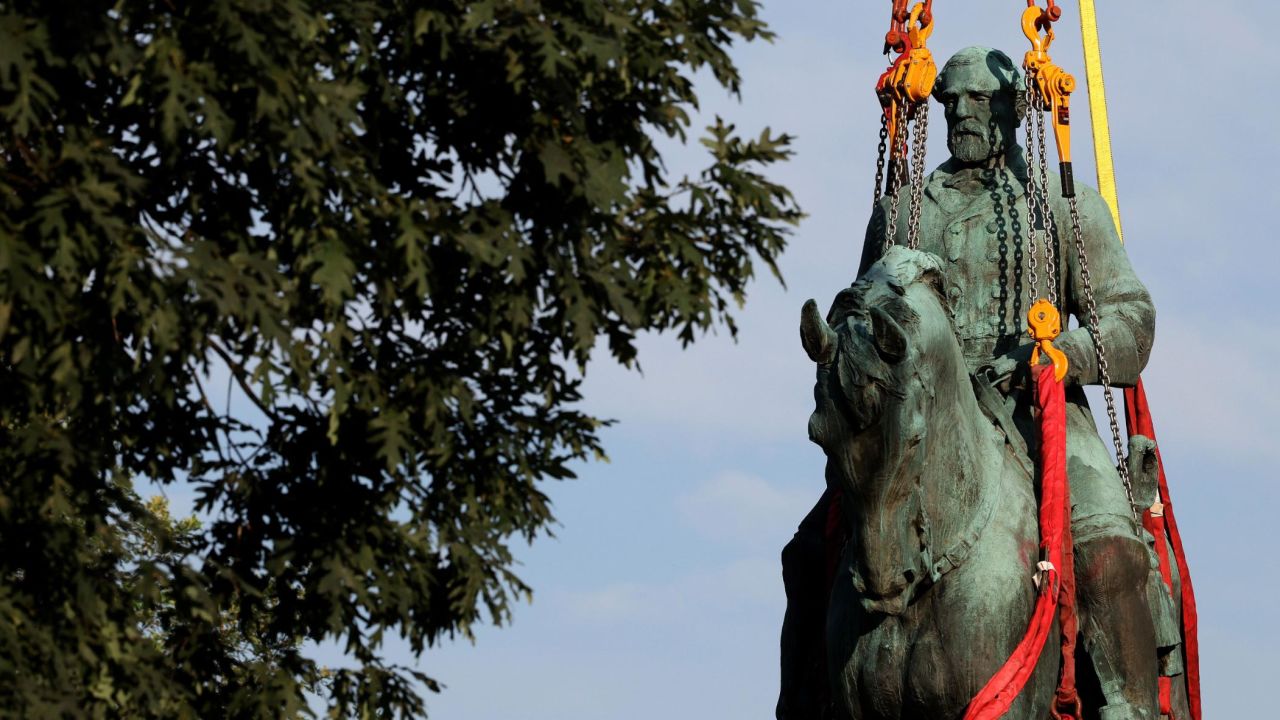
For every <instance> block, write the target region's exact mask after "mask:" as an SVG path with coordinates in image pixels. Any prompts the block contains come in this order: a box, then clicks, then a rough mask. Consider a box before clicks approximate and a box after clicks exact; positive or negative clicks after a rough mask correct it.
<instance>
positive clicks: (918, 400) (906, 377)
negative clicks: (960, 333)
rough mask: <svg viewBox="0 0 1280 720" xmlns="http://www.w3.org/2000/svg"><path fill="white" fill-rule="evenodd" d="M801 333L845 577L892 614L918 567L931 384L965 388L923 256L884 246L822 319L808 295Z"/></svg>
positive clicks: (937, 281) (869, 602) (934, 396)
mask: <svg viewBox="0 0 1280 720" xmlns="http://www.w3.org/2000/svg"><path fill="white" fill-rule="evenodd" d="M800 337H801V340H802V342H803V343H804V348H805V350H806V352H808V354H809V357H810V358H812V359H813V361H814V362H816V363H817V364H818V382H817V386H816V387H815V389H814V397H815V399H816V401H817V409H816V410H815V411H814V412H813V415H812V416H811V417H810V419H809V438H810V439H811V440H813V441H814V442H815V443H817V444H819V445H821V446H822V448H823V450H824V451H825V452H826V454H827V477H828V481H829V482H833V483H835V484H836V486H837V487H840V488H842V490H843V495H844V497H845V502H846V503H847V505H846V507H848V508H849V509H850V510H851V511H852V512H853V513H854V515H855V516H854V518H853V525H854V536H853V542H854V543H855V544H856V545H855V547H854V550H855V556H854V557H855V563H854V582H855V585H856V586H857V589H858V590H859V591H860V594H861V595H862V596H863V598H864V601H863V602H864V605H866V606H867V607H868V609H872V610H877V611H881V612H889V613H897V612H901V611H902V610H903V609H905V607H906V605H907V603H908V602H909V601H910V599H911V595H912V593H911V592H910V590H912V588H914V587H915V586H916V585H917V584H918V583H920V582H921V581H922V580H923V579H925V577H927V575H928V573H929V568H928V567H925V562H924V560H923V559H922V556H923V553H922V550H923V549H924V548H925V547H926V544H927V541H928V534H929V528H928V523H929V520H928V513H927V512H925V510H924V508H923V506H922V503H923V500H922V498H921V496H920V493H919V492H917V490H918V488H919V483H920V478H921V475H922V473H921V469H922V466H923V464H924V462H925V461H926V453H925V452H924V449H925V448H924V446H925V443H926V430H928V429H930V428H933V429H934V430H935V431H936V430H937V428H936V427H935V426H936V425H937V423H939V422H954V418H946V417H935V415H936V414H937V413H936V412H935V407H936V406H937V405H938V404H939V403H938V401H939V395H941V396H942V398H943V399H945V398H946V396H948V395H950V394H953V393H955V392H958V391H959V390H958V386H963V388H964V390H965V391H968V392H972V391H971V390H970V389H969V386H968V381H967V370H966V367H965V364H964V359H963V356H962V355H961V352H960V347H959V344H958V343H957V341H956V336H955V330H954V328H953V325H952V323H951V317H950V312H949V310H948V308H947V304H946V300H945V295H944V294H943V291H942V270H941V263H940V262H939V261H938V259H937V258H936V257H934V256H933V255H929V254H927V253H923V252H919V251H915V250H908V249H906V248H900V247H895V248H892V249H890V250H889V252H888V253H886V254H885V256H884V257H883V258H882V259H881V260H880V261H879V262H877V263H876V264H874V265H873V266H872V267H871V268H870V269H869V270H868V271H867V272H866V273H865V274H864V275H863V276H862V278H860V279H859V280H858V282H857V283H856V284H855V285H854V286H853V287H851V288H848V289H846V290H844V291H842V292H841V293H840V294H839V295H837V296H836V300H835V303H834V305H833V306H832V308H831V312H830V313H828V315H827V319H826V320H823V318H822V317H821V316H820V315H819V314H818V310H817V306H816V305H815V304H814V302H813V301H812V300H810V301H809V302H807V303H805V306H804V310H803V311H802V314H801V321H800Z"/></svg>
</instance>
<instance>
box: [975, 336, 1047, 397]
mask: <svg viewBox="0 0 1280 720" xmlns="http://www.w3.org/2000/svg"><path fill="white" fill-rule="evenodd" d="M1033 347H1035V345H1034V344H1033V343H1028V344H1026V345H1023V346H1021V347H1017V348H1014V349H1013V350H1011V351H1009V352H1008V353H1006V354H1004V355H1001V356H1000V357H998V358H995V359H993V360H992V361H991V362H990V363H987V364H985V365H982V366H981V367H979V368H978V375H979V377H982V378H984V379H986V381H987V382H989V383H991V385H992V386H993V387H996V388H999V389H1000V390H1001V391H1002V392H1006V393H1007V392H1009V390H1010V389H1011V388H1013V387H1014V385H1015V384H1016V380H1018V379H1019V377H1020V376H1019V375H1018V370H1019V369H1020V368H1023V367H1026V365H1027V363H1029V362H1031V349H1032V348H1033Z"/></svg>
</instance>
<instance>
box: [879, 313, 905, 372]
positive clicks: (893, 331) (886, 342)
mask: <svg viewBox="0 0 1280 720" xmlns="http://www.w3.org/2000/svg"><path fill="white" fill-rule="evenodd" d="M871 334H872V335H873V336H874V337H875V342H876V350H877V351H878V352H879V353H880V357H881V358H883V359H884V361H885V362H887V363H889V364H890V365H892V364H894V363H899V362H902V360H903V358H905V357H906V356H907V333H906V331H905V330H903V329H902V326H901V325H899V324H898V321H897V320H894V319H893V317H891V316H890V315H889V313H887V312H885V311H884V310H882V309H881V308H878V307H877V308H871Z"/></svg>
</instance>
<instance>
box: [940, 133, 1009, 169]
mask: <svg viewBox="0 0 1280 720" xmlns="http://www.w3.org/2000/svg"><path fill="white" fill-rule="evenodd" d="M1004 144H1005V143H1004V133H1003V132H1001V131H1000V129H999V128H991V129H990V130H986V129H982V130H980V129H978V127H977V126H976V125H960V126H959V127H956V128H954V129H952V130H951V132H949V133H947V149H948V150H950V151H951V155H952V157H954V158H955V159H956V160H959V161H960V162H962V163H977V162H982V161H984V160H990V159H991V158H993V157H995V156H996V155H999V154H1000V153H1002V152H1004V149H1005V148H1004Z"/></svg>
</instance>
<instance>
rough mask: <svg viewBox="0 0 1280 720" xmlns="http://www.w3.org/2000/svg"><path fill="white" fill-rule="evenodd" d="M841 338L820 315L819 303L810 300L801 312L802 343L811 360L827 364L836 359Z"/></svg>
mask: <svg viewBox="0 0 1280 720" xmlns="http://www.w3.org/2000/svg"><path fill="white" fill-rule="evenodd" d="M838 342H839V337H837V336H836V331H835V330H832V329H831V326H830V325H828V324H827V321H826V320H823V319H822V315H820V314H819V313H818V303H816V302H814V301H813V300H809V301H808V302H806V303H805V304H804V307H803V308H801V310H800V343H801V344H802V345H804V351H805V352H806V353H808V354H809V359H810V360H812V361H814V362H816V363H820V364H823V365H825V364H827V363H829V362H831V361H832V360H834V359H835V356H836V344H837V343H838Z"/></svg>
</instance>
